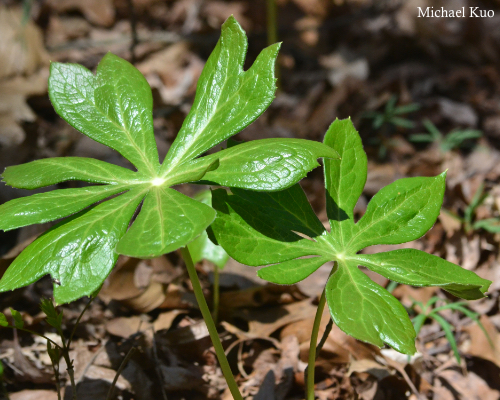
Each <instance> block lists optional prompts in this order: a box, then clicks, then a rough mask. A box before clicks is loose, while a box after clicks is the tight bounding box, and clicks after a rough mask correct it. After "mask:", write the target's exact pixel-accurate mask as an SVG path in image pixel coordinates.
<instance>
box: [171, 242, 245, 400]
mask: <svg viewBox="0 0 500 400" xmlns="http://www.w3.org/2000/svg"><path fill="white" fill-rule="evenodd" d="M181 254H182V258H184V262H185V264H186V268H187V271H188V274H189V278H190V279H191V283H192V285H193V290H194V295H195V296H196V301H197V302H198V306H199V307H200V311H201V315H202V316H203V319H204V320H205V324H206V325H207V328H208V332H209V334H210V339H212V344H213V346H214V349H215V354H216V355H217V359H218V360H219V365H220V368H221V370H222V374H223V375H224V378H225V379H226V382H227V386H228V387H229V391H230V392H231V394H232V396H233V399H234V400H243V397H242V396H241V394H240V391H239V389H238V385H237V384H236V381H235V380H234V376H233V373H232V371H231V367H230V366H229V362H228V361H227V358H226V354H225V353H224V348H223V347H222V343H221V341H220V338H219V333H218V332H217V328H216V327H215V323H214V321H213V319H212V315H211V314H210V309H209V308H208V305H207V302H206V300H205V296H204V295H203V289H202V288H201V284H200V281H199V279H198V275H197V273H196V268H195V267H194V264H193V260H192V258H191V254H190V253H189V250H188V248H187V247H182V248H181Z"/></svg>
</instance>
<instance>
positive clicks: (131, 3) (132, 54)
mask: <svg viewBox="0 0 500 400" xmlns="http://www.w3.org/2000/svg"><path fill="white" fill-rule="evenodd" d="M127 3H128V10H129V14H130V30H131V33H132V42H131V43H130V62H131V63H132V64H135V62H136V61H137V60H136V57H135V47H136V46H137V45H138V44H139V38H138V36H137V20H136V19H135V10H134V0H127Z"/></svg>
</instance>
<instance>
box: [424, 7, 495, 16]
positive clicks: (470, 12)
mask: <svg viewBox="0 0 500 400" xmlns="http://www.w3.org/2000/svg"><path fill="white" fill-rule="evenodd" d="M417 8H418V17H424V18H465V17H470V18H492V17H494V16H495V11H493V10H480V9H479V7H468V9H467V7H461V8H458V9H455V10H447V9H445V8H444V7H441V8H438V9H436V10H435V9H434V7H426V8H425V10H423V9H422V7H417Z"/></svg>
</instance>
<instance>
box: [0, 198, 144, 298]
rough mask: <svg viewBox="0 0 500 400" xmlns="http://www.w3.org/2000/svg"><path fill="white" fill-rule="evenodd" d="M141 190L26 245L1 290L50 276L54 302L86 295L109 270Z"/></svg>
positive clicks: (97, 285) (8, 271)
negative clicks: (52, 281)
mask: <svg viewBox="0 0 500 400" xmlns="http://www.w3.org/2000/svg"><path fill="white" fill-rule="evenodd" d="M144 194H145V193H144V191H141V190H132V191H130V192H128V193H126V194H123V195H121V196H119V197H116V198H115V199H112V200H109V201H107V202H105V203H102V204H100V205H98V206H96V207H94V208H93V209H91V210H90V211H87V212H86V213H83V214H82V215H80V216H77V217H76V218H74V219H72V220H70V221H69V222H66V223H62V224H61V225H59V226H57V227H56V228H55V229H52V230H50V231H48V232H47V233H45V234H44V235H42V236H41V237H40V238H39V239H38V240H36V241H35V242H33V243H32V244H30V245H29V246H28V247H27V248H26V249H25V250H24V251H23V252H22V253H21V254H20V255H19V256H18V257H17V258H16V259H15V260H14V262H13V263H12V264H11V265H10V267H9V269H7V271H6V272H5V274H4V276H3V278H2V280H1V281H0V291H6V290H12V289H15V288H18V287H21V286H26V285H29V284H30V283H33V282H34V281H36V280H37V279H39V278H41V277H42V276H44V275H47V274H50V275H51V276H52V278H53V279H55V280H57V282H58V284H55V285H54V298H55V300H56V302H57V303H67V302H69V301H73V300H75V299H77V298H79V297H81V296H84V295H90V294H91V293H92V292H94V291H95V290H96V289H97V288H98V287H99V286H100V285H101V284H102V282H103V280H104V278H106V276H107V275H108V274H109V272H110V271H111V268H113V266H114V264H115V262H116V259H117V257H118V254H116V253H115V252H114V249H115V247H116V244H117V242H118V240H119V239H120V237H122V236H123V234H124V233H125V231H126V229H127V226H128V223H129V221H130V219H131V218H132V215H133V214H134V211H135V210H136V208H137V206H138V205H139V202H140V201H141V200H142V198H143V196H144Z"/></svg>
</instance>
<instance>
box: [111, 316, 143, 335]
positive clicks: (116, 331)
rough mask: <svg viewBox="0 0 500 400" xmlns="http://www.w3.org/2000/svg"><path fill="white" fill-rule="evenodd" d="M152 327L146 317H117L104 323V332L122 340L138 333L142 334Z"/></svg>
mask: <svg viewBox="0 0 500 400" xmlns="http://www.w3.org/2000/svg"><path fill="white" fill-rule="evenodd" d="M151 327H152V324H151V323H150V322H149V321H148V320H147V318H146V316H145V315H144V316H139V315H134V316H132V317H118V318H114V319H112V320H111V321H108V322H107V323H106V331H107V332H108V333H109V334H111V335H115V336H118V337H122V338H125V339H126V338H128V337H130V336H132V335H134V334H136V333H138V332H144V331H146V330H148V329H150V328H151Z"/></svg>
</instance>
